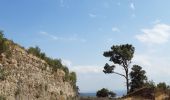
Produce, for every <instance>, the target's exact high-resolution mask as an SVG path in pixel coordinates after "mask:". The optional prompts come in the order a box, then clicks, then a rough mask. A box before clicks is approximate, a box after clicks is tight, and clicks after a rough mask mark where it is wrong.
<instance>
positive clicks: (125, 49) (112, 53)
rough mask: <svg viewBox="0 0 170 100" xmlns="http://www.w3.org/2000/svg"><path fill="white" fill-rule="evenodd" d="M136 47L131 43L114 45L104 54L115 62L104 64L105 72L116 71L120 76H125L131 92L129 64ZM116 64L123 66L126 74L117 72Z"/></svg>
mask: <svg viewBox="0 0 170 100" xmlns="http://www.w3.org/2000/svg"><path fill="white" fill-rule="evenodd" d="M134 51H135V48H134V47H133V46H132V45H130V44H123V45H113V46H112V47H111V50H109V51H105V52H104V53H103V56H105V57H108V58H109V61H111V62H113V65H109V64H108V63H106V64H105V66H104V70H103V72H104V73H108V74H109V73H115V74H118V75H120V76H123V77H124V78H125V79H126V86H127V93H128V92H129V76H128V74H129V64H130V63H131V60H132V58H133V54H134ZM115 64H117V65H120V66H122V67H123V70H124V71H125V74H122V73H119V72H115V71H114V69H115V67H116V66H115Z"/></svg>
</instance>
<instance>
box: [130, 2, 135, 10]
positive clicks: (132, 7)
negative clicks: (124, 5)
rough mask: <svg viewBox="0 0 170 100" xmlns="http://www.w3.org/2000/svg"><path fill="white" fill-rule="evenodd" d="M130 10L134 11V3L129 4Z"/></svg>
mask: <svg viewBox="0 0 170 100" xmlns="http://www.w3.org/2000/svg"><path fill="white" fill-rule="evenodd" d="M130 8H131V9H132V10H135V5H134V3H133V2H132V3H130Z"/></svg>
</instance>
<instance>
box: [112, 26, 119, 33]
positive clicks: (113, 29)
mask: <svg viewBox="0 0 170 100" xmlns="http://www.w3.org/2000/svg"><path fill="white" fill-rule="evenodd" d="M112 31H113V32H120V30H119V28H117V27H112Z"/></svg>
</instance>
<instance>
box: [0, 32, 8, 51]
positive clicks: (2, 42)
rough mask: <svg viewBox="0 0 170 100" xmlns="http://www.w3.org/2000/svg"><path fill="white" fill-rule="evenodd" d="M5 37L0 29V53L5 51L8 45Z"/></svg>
mask: <svg viewBox="0 0 170 100" xmlns="http://www.w3.org/2000/svg"><path fill="white" fill-rule="evenodd" d="M6 41H7V39H5V38H4V34H3V32H2V31H0V54H1V53H3V52H5V51H7V49H8V45H7V42H6Z"/></svg>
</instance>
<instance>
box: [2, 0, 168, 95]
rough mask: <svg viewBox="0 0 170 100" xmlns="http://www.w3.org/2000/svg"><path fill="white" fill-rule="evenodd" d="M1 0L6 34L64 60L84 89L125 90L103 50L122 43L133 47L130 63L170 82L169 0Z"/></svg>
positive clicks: (3, 26) (152, 76) (156, 80)
mask: <svg viewBox="0 0 170 100" xmlns="http://www.w3.org/2000/svg"><path fill="white" fill-rule="evenodd" d="M0 1H1V2H0V12H1V13H0V29H1V30H3V31H4V33H5V36H6V37H7V38H9V39H12V40H14V41H15V42H16V43H19V44H21V45H22V46H24V47H26V48H28V47H30V46H35V45H38V46H39V47H40V48H41V49H42V51H43V52H45V53H46V54H47V55H49V56H50V57H53V58H61V59H62V60H63V64H65V65H67V66H68V67H69V68H70V70H72V71H76V72H77V75H78V80H77V85H78V86H79V87H80V92H93V91H96V90H98V89H101V88H103V87H105V88H108V89H111V90H125V80H124V79H123V78H121V77H120V76H117V75H114V74H112V75H105V74H104V73H103V72H102V68H103V66H104V64H105V63H106V62H108V59H107V58H104V57H103V55H102V54H103V52H104V51H107V50H109V49H110V47H111V46H112V45H118V44H124V43H129V44H132V45H133V46H134V47H135V50H136V51H135V55H134V58H133V61H132V65H133V64H139V65H141V66H143V69H145V70H146V72H147V75H148V78H149V80H154V81H155V82H156V83H158V82H162V81H165V82H167V83H168V84H170V80H168V78H169V77H170V73H169V70H170V65H169V63H168V62H169V61H170V54H169V52H168V51H169V50H170V47H168V45H169V44H170V41H169V40H170V20H169V18H170V13H168V9H170V7H169V4H170V1H169V0H140V1H139V0H13V1H11V0H0ZM116 71H120V72H122V71H121V68H119V67H118V68H117V69H116Z"/></svg>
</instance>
